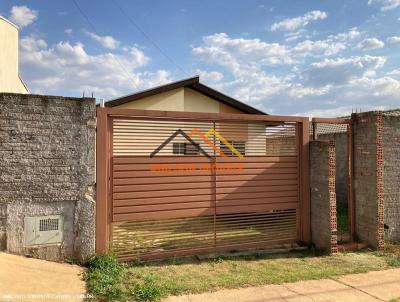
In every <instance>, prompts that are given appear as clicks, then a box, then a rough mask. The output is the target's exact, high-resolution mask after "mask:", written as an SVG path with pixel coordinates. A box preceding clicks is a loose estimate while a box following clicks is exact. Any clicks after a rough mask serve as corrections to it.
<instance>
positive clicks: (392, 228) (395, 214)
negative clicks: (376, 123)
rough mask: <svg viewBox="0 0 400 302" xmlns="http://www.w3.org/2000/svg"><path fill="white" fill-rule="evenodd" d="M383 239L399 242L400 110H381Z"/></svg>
mask: <svg viewBox="0 0 400 302" xmlns="http://www.w3.org/2000/svg"><path fill="white" fill-rule="evenodd" d="M382 148H383V200H384V223H385V240H387V241H393V242H400V110H392V111H384V112H382Z"/></svg>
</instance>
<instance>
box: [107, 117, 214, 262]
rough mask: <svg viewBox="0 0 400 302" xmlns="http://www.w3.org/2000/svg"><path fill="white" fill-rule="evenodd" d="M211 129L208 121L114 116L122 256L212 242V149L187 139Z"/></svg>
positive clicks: (115, 206) (115, 238) (116, 222)
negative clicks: (119, 117) (195, 133)
mask: <svg viewBox="0 0 400 302" xmlns="http://www.w3.org/2000/svg"><path fill="white" fill-rule="evenodd" d="M212 127H213V123H210V122H195V121H171V120H148V119H114V120H113V140H112V141H113V158H112V173H113V175H112V194H113V197H112V220H113V225H112V249H113V252H114V253H116V255H117V256H118V257H120V258H125V257H128V258H129V257H133V258H134V257H138V256H140V255H148V254H157V253H160V252H161V253H162V252H164V253H165V252H168V251H171V250H180V249H196V248H202V247H205V246H210V247H213V246H214V211H215V205H214V201H213V198H212V196H213V195H212V191H213V187H212V176H211V164H212V161H211V157H210V156H207V155H208V153H211V154H212V152H213V151H212V149H211V147H210V146H209V145H208V144H207V143H206V142H201V141H199V140H197V142H196V143H195V144H193V143H194V141H191V140H190V137H189V135H192V136H193V133H191V131H193V129H197V130H198V131H202V132H204V133H205V132H207V131H208V130H209V129H210V128H212ZM188 138H189V140H188ZM191 142H193V143H191ZM200 148H201V149H200ZM199 150H202V151H204V154H203V152H200V151H199ZM206 152H208V153H206Z"/></svg>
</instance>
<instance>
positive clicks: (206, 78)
mask: <svg viewBox="0 0 400 302" xmlns="http://www.w3.org/2000/svg"><path fill="white" fill-rule="evenodd" d="M196 73H197V74H199V75H200V80H201V82H204V83H210V84H213V83H216V82H219V81H221V80H222V79H223V77H224V75H223V74H222V73H221V72H218V71H205V70H200V69H197V70H196Z"/></svg>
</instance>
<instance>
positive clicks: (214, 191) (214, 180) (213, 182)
mask: <svg viewBox="0 0 400 302" xmlns="http://www.w3.org/2000/svg"><path fill="white" fill-rule="evenodd" d="M213 128H214V131H215V122H213ZM214 133H215V132H214ZM213 143H214V148H213V156H212V159H211V162H212V163H211V185H212V190H211V192H212V193H211V194H212V200H213V203H214V248H216V247H217V175H216V173H217V171H216V168H217V165H216V162H217V154H216V152H215V149H216V146H217V145H216V143H217V141H216V137H215V135H213Z"/></svg>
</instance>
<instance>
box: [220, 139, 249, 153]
mask: <svg viewBox="0 0 400 302" xmlns="http://www.w3.org/2000/svg"><path fill="white" fill-rule="evenodd" d="M228 143H230V144H231V145H232V146H233V147H234V148H235V149H236V150H237V151H239V152H240V153H241V154H242V155H246V142H243V141H228ZM219 145H220V149H221V151H222V152H224V154H225V155H227V156H236V154H235V153H233V151H232V150H231V149H230V148H229V147H228V146H227V145H225V144H224V143H223V142H220V143H219Z"/></svg>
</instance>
